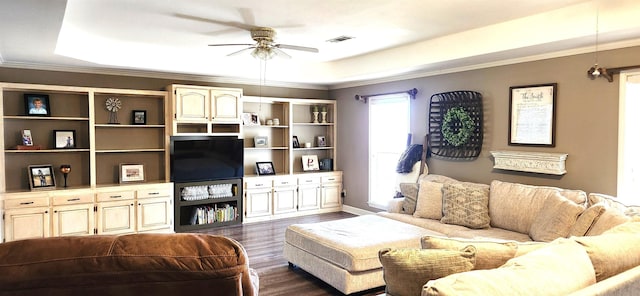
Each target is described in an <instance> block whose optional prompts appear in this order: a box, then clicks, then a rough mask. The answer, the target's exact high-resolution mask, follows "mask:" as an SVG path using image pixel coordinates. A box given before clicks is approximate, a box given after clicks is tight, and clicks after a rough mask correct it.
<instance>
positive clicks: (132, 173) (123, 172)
mask: <svg viewBox="0 0 640 296" xmlns="http://www.w3.org/2000/svg"><path fill="white" fill-rule="evenodd" d="M118 171H119V179H120V183H135V182H144V180H145V174H144V165H143V164H131V163H121V164H120V169H119V170H118Z"/></svg>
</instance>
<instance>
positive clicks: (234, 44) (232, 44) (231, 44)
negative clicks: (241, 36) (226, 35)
mask: <svg viewBox="0 0 640 296" xmlns="http://www.w3.org/2000/svg"><path fill="white" fill-rule="evenodd" d="M209 46H253V47H255V44H244V43H242V44H236V43H229V44H209Z"/></svg>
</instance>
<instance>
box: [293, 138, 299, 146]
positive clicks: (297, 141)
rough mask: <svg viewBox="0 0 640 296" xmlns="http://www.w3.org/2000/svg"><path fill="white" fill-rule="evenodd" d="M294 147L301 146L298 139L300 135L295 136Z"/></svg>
mask: <svg viewBox="0 0 640 296" xmlns="http://www.w3.org/2000/svg"><path fill="white" fill-rule="evenodd" d="M293 148H300V141H299V140H298V136H293Z"/></svg>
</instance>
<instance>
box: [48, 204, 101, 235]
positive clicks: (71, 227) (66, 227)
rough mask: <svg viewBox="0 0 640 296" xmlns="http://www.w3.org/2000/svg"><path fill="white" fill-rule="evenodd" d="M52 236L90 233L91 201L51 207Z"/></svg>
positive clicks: (93, 216) (92, 223)
mask: <svg viewBox="0 0 640 296" xmlns="http://www.w3.org/2000/svg"><path fill="white" fill-rule="evenodd" d="M52 212H53V236H69V235H92V234H93V231H94V229H95V221H96V220H95V212H94V211H93V203H91V204H78V205H69V206H58V207H53V210H52Z"/></svg>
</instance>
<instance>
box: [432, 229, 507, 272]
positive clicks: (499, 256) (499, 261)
mask: <svg viewBox="0 0 640 296" xmlns="http://www.w3.org/2000/svg"><path fill="white" fill-rule="evenodd" d="M420 244H421V245H422V248H423V249H444V250H460V249H462V248H464V247H466V246H473V247H475V249H476V256H475V257H476V264H475V267H474V269H492V268H497V267H499V266H501V265H503V264H504V263H505V262H507V260H509V259H511V258H513V257H515V256H516V251H517V249H518V243H516V242H513V241H490V240H474V239H462V238H448V237H438V236H424V237H422V239H421V240H420Z"/></svg>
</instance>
